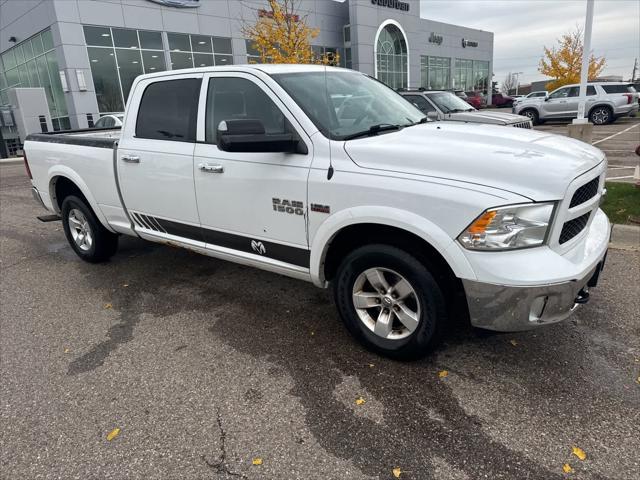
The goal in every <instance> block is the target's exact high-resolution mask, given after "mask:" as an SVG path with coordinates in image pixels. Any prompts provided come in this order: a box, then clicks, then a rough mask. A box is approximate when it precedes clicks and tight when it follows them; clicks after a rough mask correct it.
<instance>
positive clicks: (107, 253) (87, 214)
mask: <svg viewBox="0 0 640 480" xmlns="http://www.w3.org/2000/svg"><path fill="white" fill-rule="evenodd" d="M61 210H62V226H63V228H64V234H65V236H66V237H67V241H68V242H69V245H71V248H73V251H74V252H76V254H77V255H78V256H79V257H80V258H81V259H82V260H84V261H85V262H89V263H99V262H105V261H107V260H109V258H111V257H112V256H113V255H114V254H115V253H116V251H117V250H118V235H116V234H115V233H112V232H110V231H109V230H107V229H106V228H104V227H103V226H102V224H101V223H100V221H99V220H98V219H97V218H96V216H95V214H94V213H93V210H91V207H89V205H87V204H86V202H85V201H84V200H83V199H81V198H78V197H76V196H73V195H69V196H68V197H66V198H65V199H64V201H63V202H62V208H61ZM78 211H79V212H80V213H81V214H82V215H79V214H78V213H77V212H78ZM72 212H73V213H72ZM70 215H71V216H72V217H73V219H74V220H76V221H77V220H78V217H82V216H83V220H84V221H83V224H85V226H84V227H83V228H84V229H85V230H86V231H87V232H89V233H90V235H89V238H90V239H91V242H90V245H89V244H88V242H87V243H84V244H83V246H81V245H80V244H79V243H78V242H79V241H77V240H76V239H74V233H73V232H72V227H71V223H74V222H73V221H71V220H70V219H69V217H70ZM75 234H76V235H78V231H77V230H76V231H75ZM85 237H86V235H85Z"/></svg>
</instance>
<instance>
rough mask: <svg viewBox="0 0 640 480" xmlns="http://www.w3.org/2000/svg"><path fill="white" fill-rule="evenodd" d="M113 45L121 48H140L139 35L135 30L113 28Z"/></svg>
mask: <svg viewBox="0 0 640 480" xmlns="http://www.w3.org/2000/svg"><path fill="white" fill-rule="evenodd" d="M111 31H112V32H113V44H114V45H115V46H116V47H121V48H139V47H140V45H139V44H138V33H137V32H136V31H135V30H128V29H124V28H112V29H111Z"/></svg>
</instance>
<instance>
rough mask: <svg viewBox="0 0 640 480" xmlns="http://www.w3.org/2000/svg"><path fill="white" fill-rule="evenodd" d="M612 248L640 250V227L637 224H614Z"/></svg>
mask: <svg viewBox="0 0 640 480" xmlns="http://www.w3.org/2000/svg"><path fill="white" fill-rule="evenodd" d="M610 248H617V249H619V250H631V251H640V227H637V226H635V225H618V224H616V225H614V226H613V229H612V231H611V244H610Z"/></svg>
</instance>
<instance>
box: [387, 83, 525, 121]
mask: <svg viewBox="0 0 640 480" xmlns="http://www.w3.org/2000/svg"><path fill="white" fill-rule="evenodd" d="M398 93H399V94H400V95H402V96H403V97H404V98H406V99H407V100H409V101H410V102H411V103H413V104H414V105H415V106H416V107H418V109H420V111H421V112H423V113H424V114H425V115H426V116H427V117H428V118H430V119H432V120H449V121H455V122H467V123H487V124H491V125H507V126H510V127H518V128H531V127H532V126H531V120H529V119H528V118H527V117H523V116H522V115H514V114H512V113H503V112H495V111H492V112H489V111H486V110H476V109H475V108H473V107H472V106H471V105H469V104H468V103H467V102H465V101H464V100H462V99H461V98H460V97H458V96H457V95H454V94H453V93H451V92H444V91H433V90H429V91H426V90H402V91H399V92H398Z"/></svg>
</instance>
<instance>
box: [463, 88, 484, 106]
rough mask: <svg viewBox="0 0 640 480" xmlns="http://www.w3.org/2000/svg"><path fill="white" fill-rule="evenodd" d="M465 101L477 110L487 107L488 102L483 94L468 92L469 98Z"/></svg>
mask: <svg viewBox="0 0 640 480" xmlns="http://www.w3.org/2000/svg"><path fill="white" fill-rule="evenodd" d="M465 100H466V101H467V103H468V104H469V105H471V106H472V107H473V108H475V109H476V110H480V109H481V108H483V107H486V106H487V100H486V98H485V96H484V95H483V94H482V93H481V92H467V98H465Z"/></svg>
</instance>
